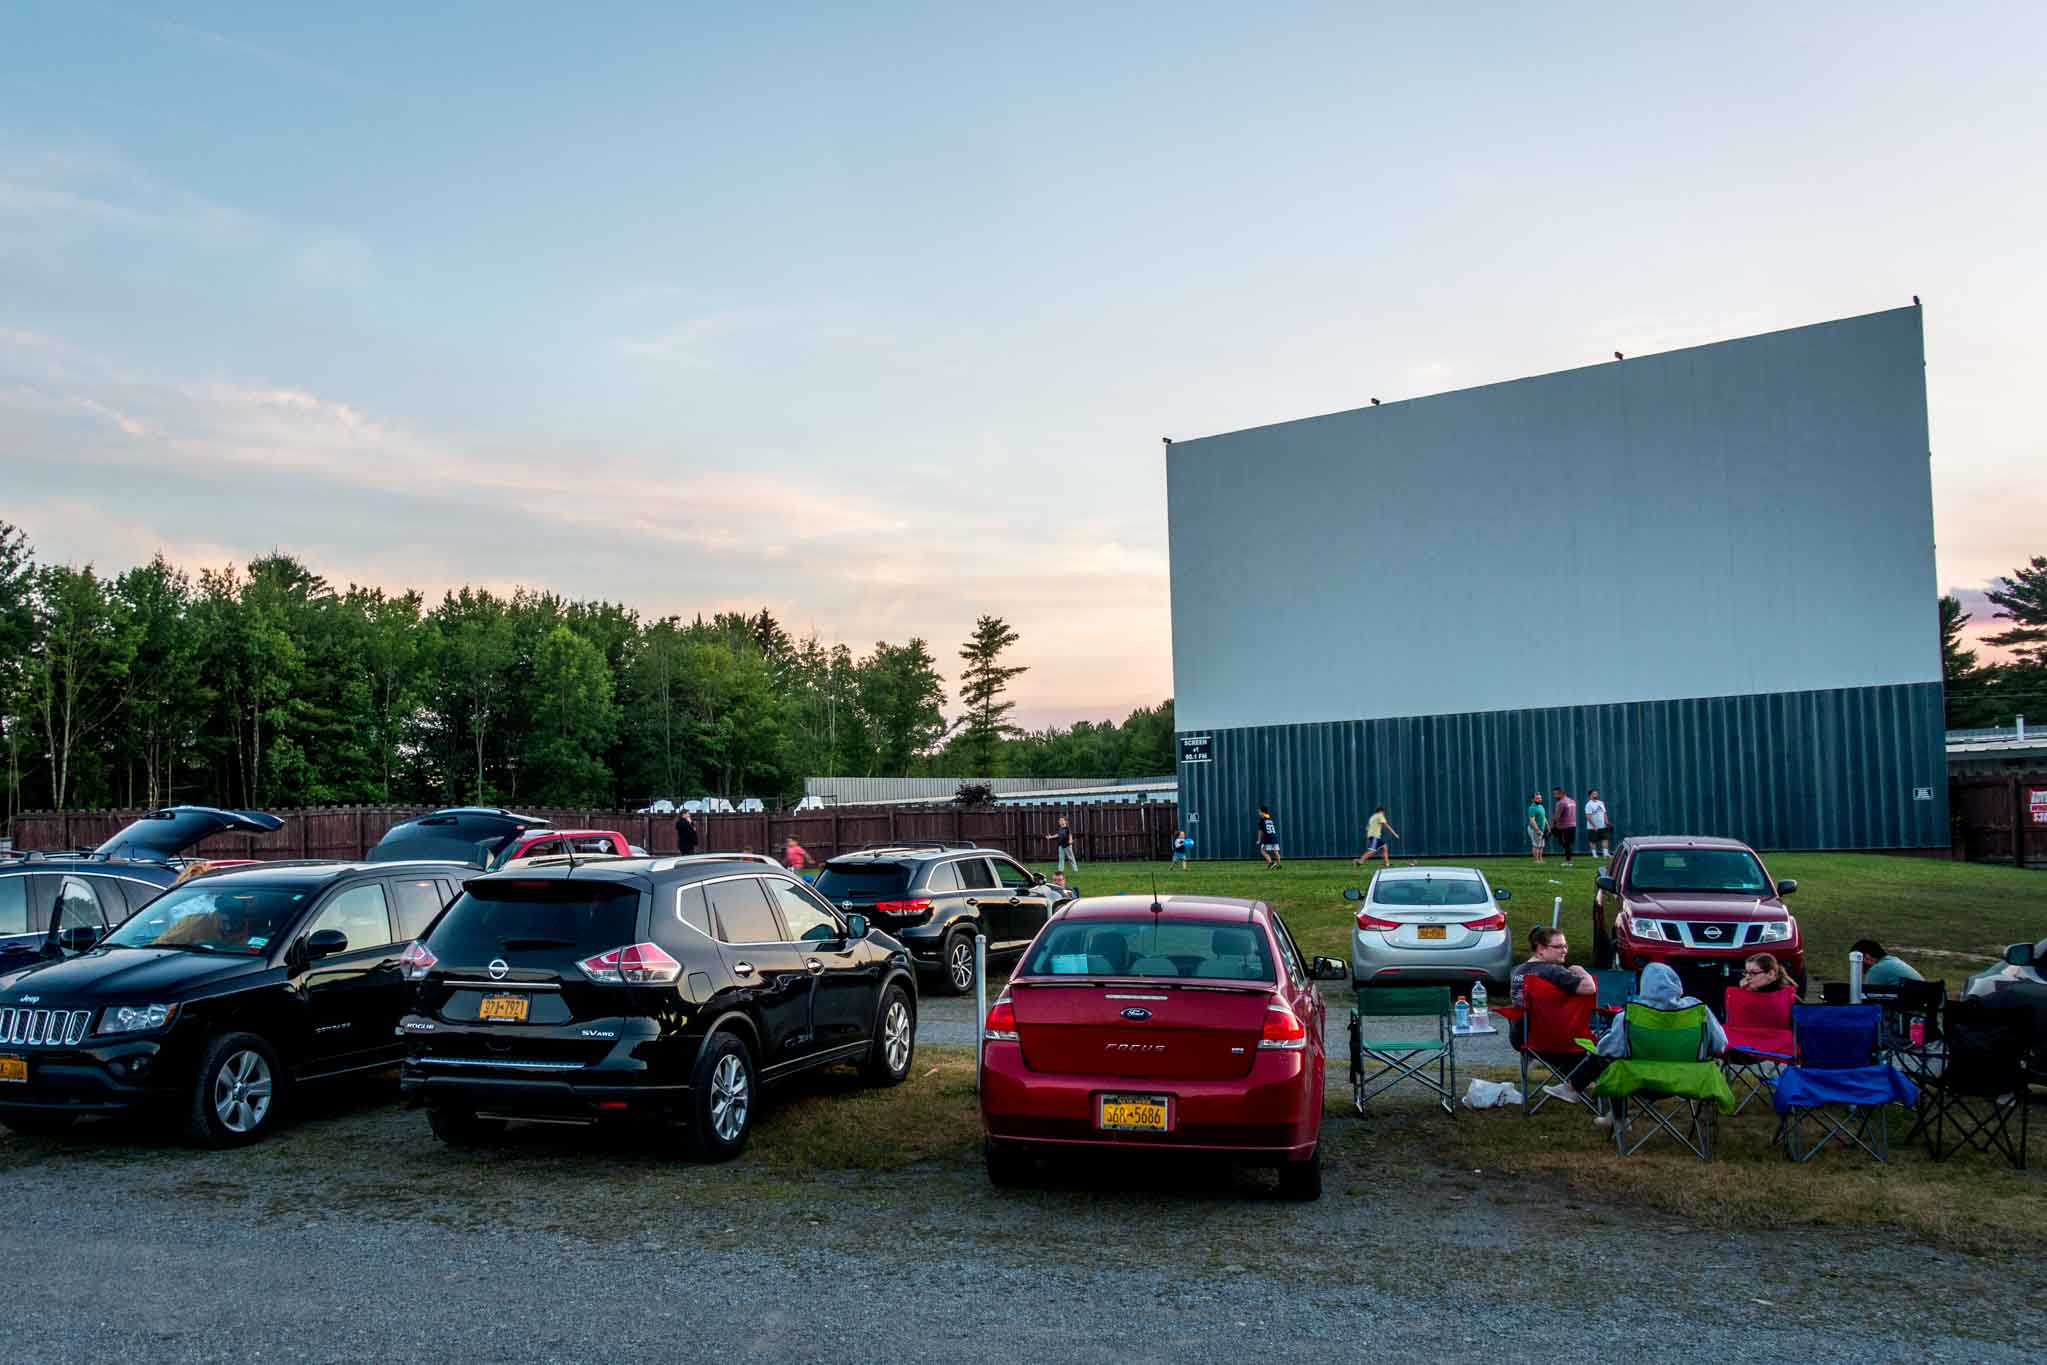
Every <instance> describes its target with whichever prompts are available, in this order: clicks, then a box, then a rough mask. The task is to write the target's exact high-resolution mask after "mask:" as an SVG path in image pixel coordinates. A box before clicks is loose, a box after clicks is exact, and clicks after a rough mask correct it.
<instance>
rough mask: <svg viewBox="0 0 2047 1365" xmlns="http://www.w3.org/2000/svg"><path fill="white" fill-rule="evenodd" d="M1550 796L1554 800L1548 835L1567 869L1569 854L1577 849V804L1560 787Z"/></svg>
mask: <svg viewBox="0 0 2047 1365" xmlns="http://www.w3.org/2000/svg"><path fill="white" fill-rule="evenodd" d="M1551 794H1552V795H1553V796H1555V797H1556V800H1555V801H1553V802H1551V803H1550V817H1549V834H1550V838H1552V839H1555V840H1556V841H1557V848H1558V849H1559V850H1560V851H1561V852H1562V853H1563V855H1564V866H1565V867H1569V866H1570V865H1571V854H1572V853H1574V852H1576V851H1577V847H1578V803H1577V802H1576V801H1573V800H1572V799H1571V797H1570V794H1569V793H1567V792H1566V791H1565V790H1564V789H1563V788H1562V787H1558V788H1555V789H1554V791H1553V792H1552V793H1551Z"/></svg>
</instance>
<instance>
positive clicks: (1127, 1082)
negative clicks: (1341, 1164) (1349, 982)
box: [981, 896, 1349, 1199]
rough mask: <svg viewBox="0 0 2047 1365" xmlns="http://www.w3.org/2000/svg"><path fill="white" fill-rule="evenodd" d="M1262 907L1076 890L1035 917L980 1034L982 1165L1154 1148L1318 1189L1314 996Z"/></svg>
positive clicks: (1317, 998)
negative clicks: (1045, 915) (1271, 1172)
mask: <svg viewBox="0 0 2047 1365" xmlns="http://www.w3.org/2000/svg"><path fill="white" fill-rule="evenodd" d="M1348 970H1349V969H1348V968H1347V967H1346V966H1345V965H1344V964H1343V963H1340V962H1337V961H1335V960H1334V959H1331V958H1316V959H1315V960H1314V961H1313V962H1312V963H1311V962H1309V961H1308V960H1307V959H1306V958H1304V957H1302V956H1301V953H1300V949H1299V948H1298V947H1297V946H1296V945H1295V943H1294V940H1293V936H1292V935H1291V934H1290V933H1288V931H1287V928H1286V925H1285V924H1284V923H1283V922H1282V921H1281V920H1280V917H1279V915H1278V914H1277V913H1275V912H1274V911H1273V910H1272V908H1271V907H1270V906H1267V905H1264V904H1262V903H1260V902H1257V901H1243V900H1228V899H1224V898H1222V897H1215V896H1166V897H1164V898H1162V899H1158V900H1154V899H1152V898H1150V897H1146V896H1108V897H1100V898H1096V899H1092V900H1081V901H1076V902H1074V903H1073V904H1072V905H1070V906H1068V907H1067V908H1066V909H1064V910H1062V911H1060V912H1059V913H1058V914H1056V915H1054V916H1053V917H1052V919H1051V920H1050V921H1049V922H1048V923H1047V924H1046V925H1045V927H1044V929H1043V930H1042V931H1040V932H1039V934H1038V936H1037V938H1036V939H1035V940H1034V941H1033V942H1032V944H1031V946H1030V948H1029V949H1028V950H1027V951H1026V952H1025V954H1024V956H1023V959H1022V961H1021V962H1020V963H1019V964H1018V967H1017V970H1016V972H1015V974H1014V975H1013V976H1012V977H1011V978H1010V982H1009V985H1008V987H1007V988H1006V989H1005V990H1004V991H1003V992H1002V995H1001V998H1000V999H998V1000H997V1001H996V1002H995V1004H994V1006H993V1007H992V1008H991V1009H990V1010H989V1011H988V1018H987V1021H986V1024H985V1027H984V1029H983V1033H982V1039H983V1043H982V1055H981V1122H982V1128H983V1131H984V1133H985V1150H986V1155H987V1162H988V1178H989V1179H990V1180H991V1181H992V1182H994V1183H995V1184H997V1185H1008V1184H1013V1183H1015V1182H1017V1181H1018V1180H1020V1179H1021V1178H1022V1177H1023V1176H1024V1175H1025V1174H1026V1173H1027V1170H1028V1166H1029V1163H1030V1162H1031V1161H1032V1160H1033V1159H1034V1158H1036V1157H1040V1156H1049V1155H1056V1154H1058V1153H1060V1152H1081V1151H1085V1150H1088V1149H1097V1150H1099V1149H1103V1148H1115V1149H1122V1150H1126V1151H1127V1150H1133V1149H1144V1148H1152V1149H1169V1150H1172V1151H1177V1152H1195V1153H1205V1154H1209V1155H1212V1156H1214V1157H1216V1158H1218V1159H1220V1160H1224V1161H1229V1162H1235V1163H1241V1164H1245V1165H1272V1166H1277V1167H1278V1168H1279V1183H1280V1192H1281V1193H1282V1194H1283V1195H1285V1196H1286V1197H1288V1198H1293V1199H1314V1198H1317V1197H1319V1196H1320V1194H1321V1192H1322V1160H1321V1134H1322V1086H1323V1074H1324V1069H1325V1058H1324V1050H1323V1038H1322V1028H1323V1005H1322V993H1321V991H1320V989H1319V988H1318V987H1317V986H1316V984H1315V982H1316V980H1317V979H1318V978H1319V979H1324V980H1332V979H1335V978H1338V977H1341V976H1342V975H1344V974H1345V972H1347V971H1348Z"/></svg>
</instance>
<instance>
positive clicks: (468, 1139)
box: [426, 1108, 505, 1147]
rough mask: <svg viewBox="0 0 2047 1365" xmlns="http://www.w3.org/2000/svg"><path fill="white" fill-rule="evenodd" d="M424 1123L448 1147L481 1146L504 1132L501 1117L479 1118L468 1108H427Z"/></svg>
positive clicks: (501, 1135)
mask: <svg viewBox="0 0 2047 1365" xmlns="http://www.w3.org/2000/svg"><path fill="white" fill-rule="evenodd" d="M426 1123H427V1127H429V1128H431V1129H433V1130H434V1136H435V1137H437V1138H439V1139H440V1140H441V1141H442V1142H444V1143H446V1144H447V1145H448V1146H450V1147H481V1146H483V1145H484V1144H486V1143H489V1142H492V1141H494V1140H496V1139H498V1138H501V1137H503V1136H504V1133H505V1121H504V1120H503V1119H486V1118H480V1117H478V1116H477V1114H476V1113H475V1112H474V1111H473V1110H469V1109H439V1108H434V1109H429V1110H427V1111H426Z"/></svg>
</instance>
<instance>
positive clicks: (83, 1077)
mask: <svg viewBox="0 0 2047 1365" xmlns="http://www.w3.org/2000/svg"><path fill="white" fill-rule="evenodd" d="M474 871H475V869H474V868H467V867H461V866H458V865H456V864H452V863H381V864H376V865H366V864H361V863H313V864H291V863H271V864H267V865H265V864H257V865H253V866H249V867H246V868H236V869H233V870H229V871H222V872H213V873H207V874H204V875H202V876H199V877H195V878H193V879H192V880H191V881H188V882H186V883H184V884H183V885H182V886H177V887H174V888H172V889H171V890H169V891H166V892H165V893H164V894H163V895H161V896H159V897H157V898H156V899H155V900H153V901H151V902H149V904H147V905H145V906H144V907H143V908H142V909H141V910H139V911H137V912H136V913H135V915H134V917H133V918H131V919H129V921H128V922H127V923H126V924H123V925H122V926H121V927H120V928H118V929H116V930H114V932H113V933H111V934H109V935H108V936H107V937H106V938H105V939H104V940H103V941H102V942H100V943H99V945H98V946H96V947H93V948H91V949H90V950H89V951H86V952H84V953H81V954H80V955H78V956H76V957H70V958H64V959H60V960H53V961H47V962H41V963H38V964H36V965H34V966H31V967H26V968H23V969H21V970H18V971H13V972H8V973H6V974H4V975H0V1123H4V1124H6V1125H7V1127H9V1128H11V1129H13V1130H14V1131H16V1132H18V1133H49V1132H53V1131H56V1130H59V1129H62V1128H64V1127H67V1126H68V1125H70V1124H71V1123H72V1122H73V1121H75V1120H77V1119H79V1118H83V1117H86V1116H88V1115H104V1114H120V1113H127V1112H131V1111H138V1110H141V1111H152V1112H153V1113H154V1114H155V1115H157V1116H160V1117H162V1118H167V1119H169V1120H171V1121H172V1122H174V1123H176V1124H178V1125H179V1126H181V1127H182V1128H183V1129H185V1130H186V1131H187V1132H188V1133H189V1134H190V1135H191V1136H192V1137H193V1138H195V1139H196V1140H198V1141H200V1142H202V1143H205V1144H208V1145H211V1146H231V1145H235V1144H238V1143H245V1142H254V1141H255V1140H257V1139H258V1138H260V1137H262V1136H263V1135H264V1134H266V1133H268V1132H269V1131H270V1129H271V1128H272V1126H274V1124H275V1122H276V1117H277V1113H278V1110H279V1109H280V1108H281V1107H282V1106H283V1105H284V1104H285V1103H288V1101H289V1097H290V1094H291V1090H292V1087H294V1086H295V1085H299V1084H305V1083H310V1082H315V1081H324V1080H329V1079H332V1078H335V1077H341V1076H354V1075H360V1074H363V1073H365V1072H371V1071H376V1070H390V1069H391V1068H393V1067H395V1066H396V1065H397V1063H398V1058H399V1053H400V1051H401V1050H402V1049H401V1044H400V1042H399V1039H398V1018H399V1016H400V1015H401V1014H402V1013H403V1012H404V1006H405V996H406V992H407V987H406V983H405V980H404V974H403V969H402V968H401V966H400V956H401V954H402V953H403V951H404V945H405V942H406V941H407V940H409V939H411V938H413V937H415V936H416V935H418V934H420V933H423V932H424V931H425V929H426V927H427V925H428V924H430V923H431V922H432V921H433V918H434V916H435V915H437V914H439V913H440V909H441V907H442V905H444V904H445V903H446V902H447V900H448V899H449V898H450V897H451V896H452V895H453V894H454V891H455V888H456V886H457V885H458V884H459V882H460V879H461V878H462V877H463V876H465V875H468V874H470V873H473V872H474Z"/></svg>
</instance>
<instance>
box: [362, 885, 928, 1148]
mask: <svg viewBox="0 0 2047 1365" xmlns="http://www.w3.org/2000/svg"><path fill="white" fill-rule="evenodd" d="M406 968H407V975H408V976H410V977H411V978H412V980H414V981H415V982H417V983H418V985H417V994H416V996H415V998H414V1000H413V1004H412V1010H411V1012H410V1013H409V1014H407V1015H406V1016H405V1019H404V1021H403V1023H402V1024H401V1028H402V1029H403V1031H404V1033H405V1039H406V1059H405V1070H404V1076H403V1086H404V1089H405V1091H406V1093H407V1094H408V1095H411V1096H413V1097H414V1098H417V1099H420V1100H423V1101H424V1102H425V1104H426V1107H427V1116H428V1119H429V1120H430V1122H431V1123H432V1126H433V1130H434V1132H435V1134H436V1135H437V1136H439V1137H440V1138H441V1139H442V1140H443V1141H445V1142H448V1143H450V1144H454V1145H464V1144H469V1143H474V1142H478V1141H481V1140H485V1139H488V1138H489V1137H491V1136H493V1135H495V1134H496V1133H498V1132H499V1131H501V1130H502V1129H503V1128H504V1126H505V1123H506V1121H507V1120H510V1119H546V1120H554V1121H564V1120H566V1121H573V1122H582V1123H599V1122H607V1121H618V1120H648V1121H653V1122H655V1123H657V1124H659V1123H673V1124H675V1125H677V1126H678V1127H679V1128H680V1130H681V1140H682V1146H683V1148H684V1150H685V1152H687V1153H688V1154H689V1155H691V1156H694V1157H699V1158H708V1159H713V1160H717V1159H723V1158H726V1157H730V1156H734V1155H736V1154H737V1153H738V1152H739V1150H740V1148H742V1147H744V1146H745V1145H746V1139H747V1135H748V1134H749V1133H750V1132H751V1131H752V1127H753V1117H754V1108H755V1104H756V1101H757V1098H758V1095H759V1092H760V1087H761V1086H762V1085H763V1084H764V1083H767V1082H770V1081H776V1080H780V1079H782V1078H784V1077H787V1076H792V1075H795V1074H797V1073H799V1072H803V1071H808V1070H810V1069H812V1068H814V1067H819V1066H827V1065H830V1064H832V1063H835V1062H853V1063H857V1064H858V1065H859V1066H860V1068H861V1070H862V1072H863V1073H864V1074H865V1076H866V1077H867V1079H868V1080H869V1081H870V1082H872V1083H874V1084H877V1085H894V1084H896V1083H897V1082H898V1081H901V1080H902V1079H903V1078H904V1077H905V1076H907V1075H908V1074H909V1072H910V1059H911V1055H912V1053H913V1051H914V1050H915V1047H916V1021H917V986H916V977H915V974H914V973H913V972H912V970H911V968H910V961H909V956H908V954H906V953H905V952H904V951H903V946H902V945H901V944H900V943H897V942H896V941H895V940H894V939H892V938H890V937H888V936H887V935H886V934H883V933H880V932H879V931H876V930H872V929H870V928H869V927H868V924H867V921H866V919H865V917H864V916H861V915H857V914H841V913H840V912H839V910H838V908H837V907H835V906H833V905H831V904H830V903H829V902H827V901H825V900H823V899H821V898H820V897H819V896H818V895H817V894H816V893H815V892H813V891H812V890H811V889H810V887H809V886H807V885H806V884H804V883H803V882H802V881H801V880H800V879H798V878H796V877H794V876H791V875H790V874H789V873H787V872H785V871H783V870H782V869H781V868H780V867H768V866H763V865H762V864H761V863H759V862H751V861H741V860H739V859H736V858H735V859H733V860H731V861H720V860H718V859H716V858H715V857H714V858H709V859H706V858H701V857H696V858H605V859H601V860H595V861H593V860H590V859H570V858H566V857H564V858H539V859H532V860H523V861H522V862H521V863H520V864H519V865H518V866H517V867H515V868H511V869H507V870H506V871H502V872H497V873H493V874H490V875H488V876H482V877H473V878H471V879H470V880H469V881H468V882H467V883H465V888H464V891H463V894H462V895H461V896H460V897H459V898H458V899H457V900H456V901H455V903H454V904H453V905H451V906H449V907H448V911H447V913H446V914H445V915H443V916H442V917H441V919H440V920H439V922H438V923H436V924H435V925H434V928H433V931H432V932H431V933H430V934H428V935H427V937H426V938H425V939H423V940H422V941H420V942H418V943H415V944H413V945H412V946H411V947H410V948H408V949H407V950H406Z"/></svg>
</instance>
